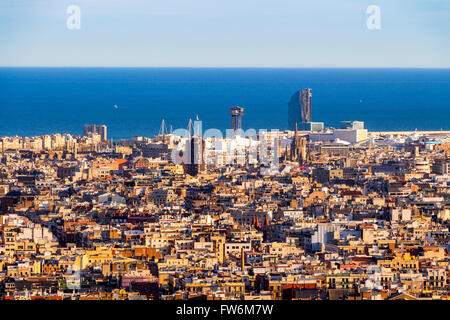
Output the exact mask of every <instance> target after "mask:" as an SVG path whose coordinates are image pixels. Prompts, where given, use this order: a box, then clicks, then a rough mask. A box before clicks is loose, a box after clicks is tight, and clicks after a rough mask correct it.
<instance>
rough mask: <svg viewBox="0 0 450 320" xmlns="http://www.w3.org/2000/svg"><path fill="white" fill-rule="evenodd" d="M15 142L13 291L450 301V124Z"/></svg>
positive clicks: (7, 271) (24, 294) (304, 123)
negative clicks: (438, 127)
mask: <svg viewBox="0 0 450 320" xmlns="http://www.w3.org/2000/svg"><path fill="white" fill-rule="evenodd" d="M288 107H289V108H288V109H289V110H288V125H289V130H285V131H275V130H267V131H263V130H260V131H259V132H257V131H256V130H247V131H246V132H243V130H242V127H243V125H242V123H245V115H244V108H241V107H238V106H236V107H233V108H230V110H229V112H230V116H231V121H230V123H231V125H230V130H231V131H230V132H231V134H229V135H226V136H225V135H224V136H223V137H220V136H218V135H215V136H208V135H206V134H203V133H202V131H201V130H197V129H198V128H199V124H201V122H200V120H199V119H198V118H197V120H196V121H189V124H188V126H187V129H183V130H184V131H185V133H186V134H185V135H184V136H180V135H178V134H176V132H177V130H175V131H174V130H167V126H166V124H165V122H164V120H163V122H162V125H161V129H160V134H158V135H157V136H155V137H138V136H137V137H133V138H132V139H129V140H121V141H111V140H108V135H107V127H106V126H105V125H89V124H87V125H85V126H84V128H83V135H80V136H77V135H71V134H66V133H60V134H51V135H45V136H36V137H20V136H14V137H2V138H1V139H0V144H1V146H0V147H1V156H0V160H1V163H0V201H1V205H0V213H1V216H0V298H1V299H3V300H30V299H45V300H50V299H52V300H326V299H329V300H396V299H402V300H405V299H406V300H436V299H437V300H448V299H449V297H450V295H449V284H450V283H449V281H450V266H449V263H448V262H449V220H450V132H445V131H435V132H430V131H428V132H420V131H415V132H369V131H368V130H367V129H365V124H364V122H362V121H342V122H341V126H340V128H330V127H326V126H325V125H324V123H321V122H312V117H311V114H312V112H311V108H312V107H311V89H303V90H299V91H298V92H296V93H294V95H293V96H292V98H291V100H290V102H289V106H288Z"/></svg>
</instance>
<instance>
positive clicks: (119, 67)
mask: <svg viewBox="0 0 450 320" xmlns="http://www.w3.org/2000/svg"><path fill="white" fill-rule="evenodd" d="M0 68H2V69H6V68H17V69H19V68H21V69H26V68H48V69H50V68H59V69H69V68H72V69H75V68H78V69H89V68H92V69H94V68H96V69H113V68H116V69H360V70H363V69H373V70H382V69H399V70H412V69H420V70H430V69H432V70H450V66H449V67H267V66H266V67H254V66H253V67H251V66H248V67H238V66H234V67H230V66H228V67H220V66H49V65H41V66H40V65H37V66H20V65H19V66H6V65H0Z"/></svg>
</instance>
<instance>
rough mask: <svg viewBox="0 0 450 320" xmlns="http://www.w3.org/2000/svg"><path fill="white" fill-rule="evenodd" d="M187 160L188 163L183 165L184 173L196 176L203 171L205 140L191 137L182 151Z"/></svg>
mask: <svg viewBox="0 0 450 320" xmlns="http://www.w3.org/2000/svg"><path fill="white" fill-rule="evenodd" d="M184 152H185V153H186V157H187V159H188V163H186V164H184V172H185V173H187V174H189V175H191V176H196V175H197V174H198V173H199V172H201V171H204V170H205V167H206V165H205V160H204V157H203V156H204V152H205V140H203V139H202V138H201V137H198V136H192V137H191V138H190V140H188V141H187V143H186V149H185V151H184Z"/></svg>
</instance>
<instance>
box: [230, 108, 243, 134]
mask: <svg viewBox="0 0 450 320" xmlns="http://www.w3.org/2000/svg"><path fill="white" fill-rule="evenodd" d="M230 115H231V128H232V129H233V131H236V130H237V129H242V116H243V115H244V108H241V107H238V106H236V107H233V108H230Z"/></svg>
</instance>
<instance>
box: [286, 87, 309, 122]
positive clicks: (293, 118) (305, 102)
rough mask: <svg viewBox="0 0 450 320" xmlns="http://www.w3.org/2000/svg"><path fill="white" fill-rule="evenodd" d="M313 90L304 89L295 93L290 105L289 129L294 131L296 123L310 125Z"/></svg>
mask: <svg viewBox="0 0 450 320" xmlns="http://www.w3.org/2000/svg"><path fill="white" fill-rule="evenodd" d="M311 98H312V90H311V89H302V90H299V91H297V92H295V93H294V94H293V95H292V97H291V100H290V101H289V104H288V129H289V130H294V129H295V124H296V123H310V122H311V119H312V116H311Z"/></svg>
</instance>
